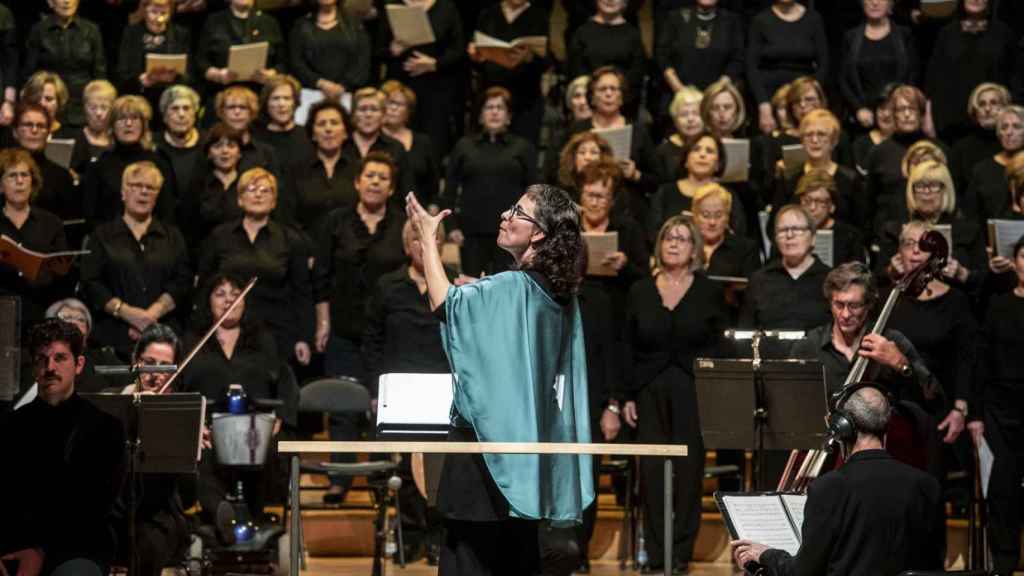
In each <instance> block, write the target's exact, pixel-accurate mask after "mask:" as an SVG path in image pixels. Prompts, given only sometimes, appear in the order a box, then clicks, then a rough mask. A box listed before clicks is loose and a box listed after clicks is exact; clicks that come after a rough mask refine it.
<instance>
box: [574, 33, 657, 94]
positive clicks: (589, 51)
mask: <svg viewBox="0 0 1024 576" xmlns="http://www.w3.org/2000/svg"><path fill="white" fill-rule="evenodd" d="M567 57H568V60H569V62H568V71H569V78H577V77H579V76H582V75H584V74H592V73H593V72H594V70H597V69H598V68H600V67H601V66H615V67H616V68H618V69H619V71H621V72H622V73H623V74H625V75H626V84H627V86H623V88H625V89H626V93H625V94H624V96H625V98H624V107H625V108H626V109H634V108H635V104H636V103H637V102H639V101H640V93H641V89H642V88H643V81H644V73H645V72H646V71H647V55H646V53H645V52H644V45H643V41H642V40H641V39H640V30H639V29H637V27H636V26H634V25H632V24H630V23H628V22H624V23H622V24H602V23H599V22H595V21H594V20H587V21H586V22H584V23H583V25H582V26H580V27H579V28H578V29H577V30H576V33H575V34H573V37H572V41H571V42H570V44H569V47H568V55H567Z"/></svg>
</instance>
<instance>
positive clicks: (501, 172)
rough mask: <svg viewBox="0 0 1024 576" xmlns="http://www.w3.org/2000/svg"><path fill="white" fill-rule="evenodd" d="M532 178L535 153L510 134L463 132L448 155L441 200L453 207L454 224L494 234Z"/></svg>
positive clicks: (523, 141)
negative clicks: (456, 217)
mask: <svg viewBox="0 0 1024 576" xmlns="http://www.w3.org/2000/svg"><path fill="white" fill-rule="evenodd" d="M537 181H538V178H537V151H536V150H535V149H534V147H533V144H531V143H529V142H527V141H526V140H525V139H523V138H521V137H519V136H516V135H515V134H509V133H504V134H500V135H498V136H497V137H495V138H490V137H488V136H487V135H484V134H476V135H472V136H465V137H463V138H462V139H461V140H459V141H458V143H456V144H455V148H453V149H452V153H451V156H450V157H449V158H448V177H447V179H446V180H445V195H444V200H443V203H444V205H445V206H446V207H449V208H455V213H456V214H457V216H458V219H457V221H456V223H453V224H452V226H453V228H458V229H461V230H462V231H463V232H465V233H466V234H487V235H491V234H496V233H497V232H496V231H497V230H498V224H499V223H500V219H501V213H502V212H504V211H505V210H507V209H508V207H509V206H511V205H512V204H514V203H515V202H516V200H518V199H519V197H520V196H522V195H523V190H525V189H526V187H527V186H529V185H530V184H534V183H536V182H537Z"/></svg>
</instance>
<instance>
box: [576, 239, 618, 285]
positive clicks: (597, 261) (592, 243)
mask: <svg viewBox="0 0 1024 576" xmlns="http://www.w3.org/2000/svg"><path fill="white" fill-rule="evenodd" d="M583 241H584V242H586V243H587V275H588V276H618V272H616V271H615V270H614V269H613V268H611V267H610V266H604V265H602V262H604V259H605V257H606V256H608V255H609V254H611V253H612V252H618V251H619V233H618V232H584V233H583Z"/></svg>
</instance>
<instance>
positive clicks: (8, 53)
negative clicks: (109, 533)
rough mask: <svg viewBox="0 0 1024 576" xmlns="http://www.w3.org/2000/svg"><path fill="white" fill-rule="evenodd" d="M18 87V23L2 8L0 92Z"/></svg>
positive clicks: (0, 16)
mask: <svg viewBox="0 0 1024 576" xmlns="http://www.w3.org/2000/svg"><path fill="white" fill-rule="evenodd" d="M22 24H24V23H22ZM18 86H20V82H19V79H18V27H17V22H15V20H14V14H12V13H11V10H10V9H9V8H8V7H6V6H0V90H7V89H8V88H15V89H17V88H18Z"/></svg>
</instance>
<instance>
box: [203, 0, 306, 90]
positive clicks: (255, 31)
mask: <svg viewBox="0 0 1024 576" xmlns="http://www.w3.org/2000/svg"><path fill="white" fill-rule="evenodd" d="M252 42H267V43H269V44H270V48H269V49H268V50H267V69H273V70H277V71H278V72H282V71H284V68H283V67H284V64H285V61H286V56H287V55H286V54H285V53H284V37H283V36H282V34H281V27H280V26H279V25H278V23H277V19H276V18H274V17H273V16H271V15H270V14H265V13H263V12H261V11H259V10H256V9H255V8H254V9H253V10H252V12H250V13H249V17H248V18H246V19H244V20H242V19H240V18H237V17H235V15H234V14H233V13H232V12H231V9H230V8H228V9H226V10H222V11H220V12H214V13H212V14H210V15H209V16H207V18H206V22H205V23H204V24H203V29H202V31H201V32H200V33H199V45H198V47H197V49H196V50H195V51H193V52H192V53H191V54H190V56H195V58H194V60H195V70H196V77H197V78H202V79H204V81H203V88H204V89H205V92H206V95H207V97H208V98H211V99H212V97H213V96H214V94H216V93H217V92H219V91H220V90H221V89H222V88H224V86H221V85H220V84H215V83H213V82H210V81H208V80H205V78H206V71H207V70H208V69H210V68H224V67H226V66H227V65H228V54H229V53H230V51H231V47H232V46H236V45H239V44H249V43H252ZM245 84H246V85H247V86H249V87H250V88H252V89H253V90H254V91H255V92H256V93H257V94H259V92H260V86H259V84H256V83H253V82H246V83H245ZM211 102H212V100H211ZM210 109H211V110H212V107H211V108H210Z"/></svg>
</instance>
